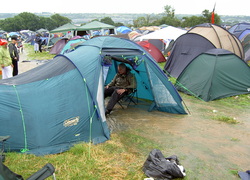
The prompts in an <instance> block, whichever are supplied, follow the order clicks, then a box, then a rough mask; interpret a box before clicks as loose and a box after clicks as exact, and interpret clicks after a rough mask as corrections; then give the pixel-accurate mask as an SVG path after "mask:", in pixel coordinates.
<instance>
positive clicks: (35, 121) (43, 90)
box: [0, 52, 109, 155]
mask: <svg viewBox="0 0 250 180" xmlns="http://www.w3.org/2000/svg"><path fill="white" fill-rule="evenodd" d="M86 53H87V52H86ZM86 53H84V54H86ZM88 55H90V54H88ZM90 56H92V55H90ZM82 57H83V55H81V53H79V55H78V58H76V59H74V61H82ZM95 57H96V56H95ZM91 60H93V59H91ZM86 61H88V59H87V60H86ZM96 63H98V61H97V62H95V63H93V62H86V63H84V64H85V65H86V66H85V69H86V67H89V68H90V67H93V66H94V64H96ZM75 64H77V63H72V61H70V60H69V59H67V57H64V56H58V57H55V58H54V60H52V61H50V62H49V63H47V64H44V65H41V66H39V67H37V68H35V69H32V70H31V71H28V72H25V73H22V74H20V75H18V76H15V77H13V78H9V79H8V80H1V81H0V87H1V88H0V89H1V90H0V94H1V98H0V99H1V101H0V102H1V103H0V107H1V108H0V114H1V119H0V123H1V126H0V132H1V135H4V134H5V135H6V134H8V135H10V136H11V138H10V139H9V140H8V142H6V149H8V151H19V152H20V151H21V152H26V153H32V154H36V155H45V154H54V153H60V152H63V151H65V150H67V149H69V148H70V147H71V146H72V145H74V144H75V143H79V142H80V141H86V142H88V141H90V140H91V142H93V143H101V142H104V141H106V140H108V139H109V130H108V127H107V125H106V119H105V116H104V113H103V116H101V115H100V114H99V113H100V112H98V111H97V110H96V108H95V104H94V103H93V99H91V97H92V96H91V94H90V90H89V89H88V87H87V84H86V81H83V76H84V78H87V80H89V75H88V72H89V71H87V72H86V73H84V74H80V73H79V70H78V69H77V67H76V66H75ZM90 69H91V68H90ZM85 74H86V76H85ZM89 74H91V75H92V76H93V77H98V76H96V75H98V74H99V73H97V74H95V71H94V72H92V73H89ZM87 76H88V77H87ZM91 91H92V89H91ZM92 92H94V91H92Z"/></svg>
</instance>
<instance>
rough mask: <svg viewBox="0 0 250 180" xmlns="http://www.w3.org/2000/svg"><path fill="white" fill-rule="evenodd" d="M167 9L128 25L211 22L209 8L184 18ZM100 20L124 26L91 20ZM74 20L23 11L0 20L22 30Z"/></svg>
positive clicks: (3, 26)
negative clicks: (198, 14) (196, 14)
mask: <svg viewBox="0 0 250 180" xmlns="http://www.w3.org/2000/svg"><path fill="white" fill-rule="evenodd" d="M164 9H165V11H164V12H163V13H161V14H158V15H155V16H152V15H150V14H146V15H145V16H142V17H138V18H137V19H135V20H133V24H126V26H128V27H135V28H139V27H142V26H160V25H162V24H166V25H171V26H175V27H192V26H195V25H198V24H202V23H210V22H211V14H212V12H209V10H204V11H203V12H202V15H200V16H188V17H182V19H180V18H177V17H176V15H175V9H173V8H172V7H171V6H169V5H166V6H165V7H164ZM94 20H97V21H100V22H103V23H106V24H110V25H113V26H116V27H118V26H123V25H124V24H123V23H121V22H114V21H113V20H112V18H111V17H104V18H102V19H100V20H99V19H93V20H91V21H94ZM71 22H72V20H71V19H69V18H67V17H64V16H61V15H59V14H53V15H52V16H50V17H43V16H37V15H35V14H32V13H28V12H23V13H20V14H18V15H16V16H14V17H9V18H6V19H4V20H0V29H2V30H4V31H8V32H11V31H20V30H31V31H36V30H38V29H41V28H44V29H47V30H49V31H50V30H52V29H55V28H57V27H59V26H62V25H64V24H67V23H71ZM221 23H222V22H221V19H220V16H219V15H218V14H216V13H215V24H217V25H220V24H221ZM82 25H83V24H82Z"/></svg>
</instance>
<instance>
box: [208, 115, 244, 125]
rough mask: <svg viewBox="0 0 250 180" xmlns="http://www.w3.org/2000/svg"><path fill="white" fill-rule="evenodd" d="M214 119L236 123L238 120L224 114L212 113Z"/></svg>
mask: <svg viewBox="0 0 250 180" xmlns="http://www.w3.org/2000/svg"><path fill="white" fill-rule="evenodd" d="M212 119H214V120H217V121H221V122H225V123H228V124H238V123H239V121H237V120H236V119H235V118H232V117H229V116H225V115H214V116H213V118H212Z"/></svg>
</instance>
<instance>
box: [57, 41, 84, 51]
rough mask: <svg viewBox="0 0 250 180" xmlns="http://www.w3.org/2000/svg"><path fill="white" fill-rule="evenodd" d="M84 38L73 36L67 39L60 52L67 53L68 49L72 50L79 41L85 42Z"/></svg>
mask: <svg viewBox="0 0 250 180" xmlns="http://www.w3.org/2000/svg"><path fill="white" fill-rule="evenodd" d="M85 41H86V40H85V39H84V38H76V39H75V38H74V39H71V40H69V41H68V42H67V43H66V44H65V46H64V47H63V48H62V51H61V52H60V54H64V53H68V52H69V51H71V50H73V49H74V48H75V47H76V46H77V45H79V44H80V43H83V42H85Z"/></svg>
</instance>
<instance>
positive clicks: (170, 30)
mask: <svg viewBox="0 0 250 180" xmlns="http://www.w3.org/2000/svg"><path fill="white" fill-rule="evenodd" d="M186 32H187V31H186V30H183V29H180V28H176V27H173V26H168V27H165V28H163V29H160V30H158V31H155V32H152V33H149V34H146V35H144V36H141V37H140V40H141V41H142V40H144V39H164V40H167V39H174V40H176V39H177V38H178V37H179V36H180V35H182V34H185V33H186Z"/></svg>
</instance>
